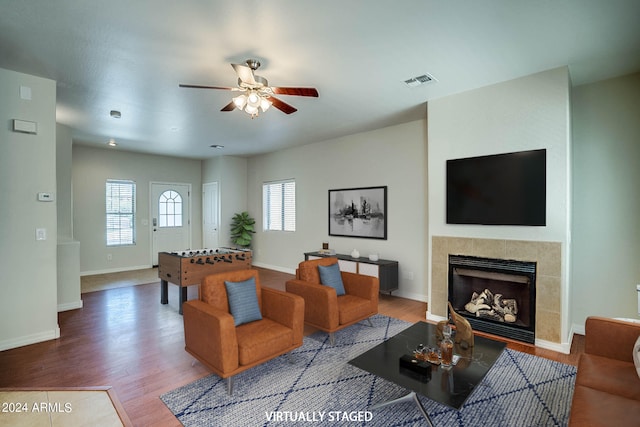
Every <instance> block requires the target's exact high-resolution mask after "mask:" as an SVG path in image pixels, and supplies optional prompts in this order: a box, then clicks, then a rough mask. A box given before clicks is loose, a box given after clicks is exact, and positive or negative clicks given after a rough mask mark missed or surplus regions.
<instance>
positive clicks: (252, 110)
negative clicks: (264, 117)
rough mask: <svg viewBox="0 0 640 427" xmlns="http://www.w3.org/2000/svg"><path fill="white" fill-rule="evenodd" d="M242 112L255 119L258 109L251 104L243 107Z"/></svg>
mask: <svg viewBox="0 0 640 427" xmlns="http://www.w3.org/2000/svg"><path fill="white" fill-rule="evenodd" d="M244 112H245V113H247V114H249V115H250V116H251V117H255V116H257V115H258V107H256V106H254V105H251V104H247V106H246V107H244Z"/></svg>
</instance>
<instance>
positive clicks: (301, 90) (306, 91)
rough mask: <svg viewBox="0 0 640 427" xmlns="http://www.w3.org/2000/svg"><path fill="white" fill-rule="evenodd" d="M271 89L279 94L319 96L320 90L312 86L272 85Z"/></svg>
mask: <svg viewBox="0 0 640 427" xmlns="http://www.w3.org/2000/svg"><path fill="white" fill-rule="evenodd" d="M271 90H272V91H273V93H276V94H278V95H296V96H313V97H316V98H317V97H318V91H317V90H316V89H315V88H312V87H271Z"/></svg>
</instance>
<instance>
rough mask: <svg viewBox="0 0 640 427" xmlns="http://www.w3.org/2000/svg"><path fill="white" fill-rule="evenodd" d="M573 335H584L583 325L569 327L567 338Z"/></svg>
mask: <svg viewBox="0 0 640 427" xmlns="http://www.w3.org/2000/svg"><path fill="white" fill-rule="evenodd" d="M573 334H578V335H584V334H585V331H584V324H582V325H578V324H575V323H574V324H572V325H571V332H570V333H569V336H570V337H572V336H573Z"/></svg>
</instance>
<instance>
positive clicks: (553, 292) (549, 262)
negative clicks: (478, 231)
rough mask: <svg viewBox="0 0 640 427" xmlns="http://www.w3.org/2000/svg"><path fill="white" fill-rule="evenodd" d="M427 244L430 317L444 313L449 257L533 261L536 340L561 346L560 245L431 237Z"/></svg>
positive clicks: (556, 243)
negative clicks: (430, 287) (429, 242)
mask: <svg viewBox="0 0 640 427" xmlns="http://www.w3.org/2000/svg"><path fill="white" fill-rule="evenodd" d="M431 244H432V248H431V286H432V289H431V302H430V304H429V307H430V311H431V313H432V314H434V315H436V316H441V317H444V316H446V314H447V300H448V271H449V270H448V260H449V254H451V255H470V256H477V257H486V258H499V259H511V260H517V261H532V262H537V263H538V267H537V276H536V339H541V340H545V341H549V342H552V343H561V341H562V340H561V329H562V326H561V318H562V306H561V295H562V292H561V288H562V244H561V243H559V242H537V241H524V240H504V239H480V238H465V237H446V236H433V238H432V243H431Z"/></svg>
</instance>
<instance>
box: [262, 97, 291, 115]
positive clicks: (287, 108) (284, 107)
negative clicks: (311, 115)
mask: <svg viewBox="0 0 640 427" xmlns="http://www.w3.org/2000/svg"><path fill="white" fill-rule="evenodd" d="M269 101H271V105H273V106H274V107H276V108H277V109H278V110H280V111H282V112H283V113H285V114H291V113H295V112H296V111H298V109H297V108H295V107H294V106H292V105H289V104H287V103H286V102H283V101H281V100H279V99H278V98H276V97H275V96H270V97H269Z"/></svg>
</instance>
